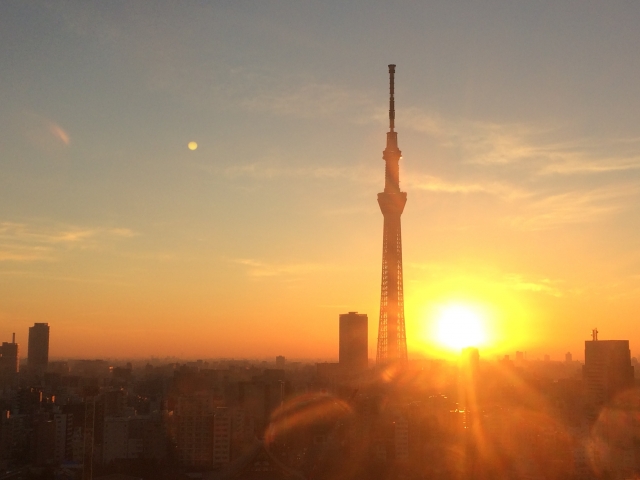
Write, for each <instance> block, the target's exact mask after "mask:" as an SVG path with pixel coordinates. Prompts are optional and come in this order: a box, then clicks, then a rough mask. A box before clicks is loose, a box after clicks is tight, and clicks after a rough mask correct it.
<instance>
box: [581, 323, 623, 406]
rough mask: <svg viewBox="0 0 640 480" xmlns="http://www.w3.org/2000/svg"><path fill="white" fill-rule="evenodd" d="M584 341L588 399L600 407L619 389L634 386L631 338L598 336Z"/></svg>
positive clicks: (584, 374) (584, 372)
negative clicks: (603, 337) (603, 338)
mask: <svg viewBox="0 0 640 480" xmlns="http://www.w3.org/2000/svg"><path fill="white" fill-rule="evenodd" d="M593 336H594V339H593V340H587V341H585V342H584V366H583V367H582V369H583V370H582V371H583V377H584V382H585V386H586V390H587V402H588V403H589V405H590V406H591V407H592V408H597V407H599V406H602V405H603V404H605V403H607V402H609V401H610V400H611V399H612V398H613V397H614V396H615V395H616V394H617V393H619V392H621V391H623V390H626V389H627V388H630V387H632V386H633V381H634V374H633V366H631V351H630V350H629V340H598V336H597V333H596V332H595V331H594V335H593Z"/></svg>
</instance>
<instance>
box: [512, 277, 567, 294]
mask: <svg viewBox="0 0 640 480" xmlns="http://www.w3.org/2000/svg"><path fill="white" fill-rule="evenodd" d="M559 283H561V282H560V281H558V280H555V281H554V280H550V279H548V278H542V279H539V280H531V279H525V277H524V276H523V275H516V274H508V275H504V277H503V280H502V284H503V285H504V286H506V287H507V288H511V289H513V290H524V291H531V292H538V293H546V294H548V295H551V296H554V297H561V296H562V295H563V294H562V292H561V291H560V290H559V289H558V288H557V285H558V284H559Z"/></svg>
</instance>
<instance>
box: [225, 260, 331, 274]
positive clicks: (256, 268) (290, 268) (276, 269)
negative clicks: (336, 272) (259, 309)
mask: <svg viewBox="0 0 640 480" xmlns="http://www.w3.org/2000/svg"><path fill="white" fill-rule="evenodd" d="M231 261H232V262H234V263H237V264H238V265H243V266H245V267H246V268H247V273H248V275H249V276H251V277H280V276H294V275H302V274H307V273H312V272H317V271H321V270H327V269H329V268H330V265H327V264H320V263H269V262H263V261H260V260H255V259H251V258H236V259H232V260H231Z"/></svg>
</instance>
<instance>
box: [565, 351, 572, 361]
mask: <svg viewBox="0 0 640 480" xmlns="http://www.w3.org/2000/svg"><path fill="white" fill-rule="evenodd" d="M564 361H565V362H567V363H571V362H573V355H571V352H567V353H565V354H564Z"/></svg>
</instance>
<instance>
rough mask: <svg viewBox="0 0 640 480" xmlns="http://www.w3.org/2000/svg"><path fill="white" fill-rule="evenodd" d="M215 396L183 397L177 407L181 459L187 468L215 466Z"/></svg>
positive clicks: (178, 446)
mask: <svg viewBox="0 0 640 480" xmlns="http://www.w3.org/2000/svg"><path fill="white" fill-rule="evenodd" d="M213 415H214V404H213V396H212V395H206V394H199V395H198V394H196V395H183V396H181V397H179V398H178V405H177V408H176V420H177V422H176V423H177V442H176V443H177V445H176V446H177V450H178V460H179V461H180V463H181V464H182V465H184V466H186V467H208V468H210V467H211V466H212V465H213Z"/></svg>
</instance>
